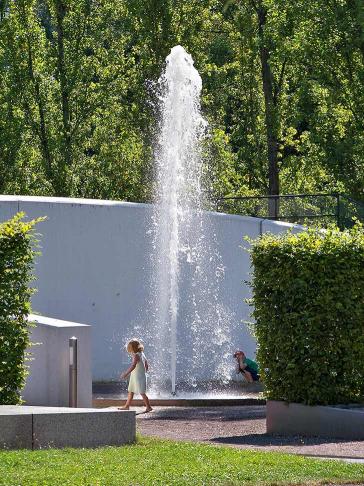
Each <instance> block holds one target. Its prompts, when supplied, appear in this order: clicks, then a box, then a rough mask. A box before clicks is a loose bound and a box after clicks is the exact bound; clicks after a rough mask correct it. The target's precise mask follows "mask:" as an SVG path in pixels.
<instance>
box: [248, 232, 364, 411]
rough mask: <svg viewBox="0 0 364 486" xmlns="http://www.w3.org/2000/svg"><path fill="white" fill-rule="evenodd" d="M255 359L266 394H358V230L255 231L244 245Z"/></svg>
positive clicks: (334, 397)
mask: <svg viewBox="0 0 364 486" xmlns="http://www.w3.org/2000/svg"><path fill="white" fill-rule="evenodd" d="M251 257H252V263H253V278H252V283H251V286H252V293H253V296H252V301H251V303H252V305H253V306H254V310H253V313H252V315H253V317H254V320H255V323H254V330H255V335H256V338H257V341H258V352H257V359H258V362H259V363H260V367H261V372H262V377H263V380H264V382H265V389H266V397H267V398H268V399H271V400H284V401H287V402H297V403H304V404H308V405H318V404H321V405H328V404H340V403H350V402H359V401H362V400H363V399H364V232H363V229H362V228H361V227H359V226H356V227H355V228H354V229H353V230H351V231H345V232H340V231H339V230H336V229H330V230H328V231H325V232H323V231H315V230H310V231H307V232H302V233H299V234H292V233H288V234H285V235H278V236H274V235H270V234H267V235H263V236H262V237H260V238H259V239H258V240H255V241H254V242H253V245H252V250H251Z"/></svg>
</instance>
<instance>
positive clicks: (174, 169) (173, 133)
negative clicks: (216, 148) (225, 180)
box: [155, 46, 206, 393]
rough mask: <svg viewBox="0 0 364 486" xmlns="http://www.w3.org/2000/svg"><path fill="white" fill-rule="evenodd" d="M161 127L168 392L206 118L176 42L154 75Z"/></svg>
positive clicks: (159, 197)
mask: <svg viewBox="0 0 364 486" xmlns="http://www.w3.org/2000/svg"><path fill="white" fill-rule="evenodd" d="M159 86H160V91H161V100H160V101H161V126H160V135H159V141H158V146H157V150H156V161H157V174H156V177H157V181H156V182H157V184H156V185H157V191H156V214H155V221H156V225H157V228H158V234H157V245H158V248H159V262H158V263H159V278H158V282H159V296H160V309H159V312H158V314H159V319H158V320H159V322H160V323H163V322H164V323H167V327H168V328H169V329H168V330H169V332H170V359H171V362H170V373H171V386H172V393H174V392H175V387H176V346H177V316H178V301H179V292H178V279H179V273H180V262H179V259H180V252H181V250H182V251H183V249H186V250H187V251H188V248H184V245H185V243H186V236H187V235H188V234H189V233H190V230H191V223H192V220H193V213H192V212H193V211H195V212H196V211H197V212H199V211H200V210H201V208H200V201H201V186H200V179H201V160H200V153H199V142H200V140H201V137H202V136H203V135H204V132H205V128H206V122H205V120H204V119H203V118H202V116H201V114H200V93H201V88H202V81H201V77H200V75H199V73H198V72H197V70H196V69H195V68H194V66H193V60H192V57H191V56H190V55H189V54H187V52H186V51H185V50H184V49H183V47H181V46H176V47H174V48H173V49H172V50H171V53H170V55H169V56H168V57H167V59H166V69H165V71H164V73H163V74H162V76H161V77H160V79H159Z"/></svg>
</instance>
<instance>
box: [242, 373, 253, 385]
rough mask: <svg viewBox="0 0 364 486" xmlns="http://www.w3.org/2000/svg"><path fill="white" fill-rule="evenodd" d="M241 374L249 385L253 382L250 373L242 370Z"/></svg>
mask: <svg viewBox="0 0 364 486" xmlns="http://www.w3.org/2000/svg"><path fill="white" fill-rule="evenodd" d="M243 373H244V376H245V378H246V380H247V381H248V382H249V383H253V381H254V380H253V377H252V374H251V373H250V371H246V370H244V371H243Z"/></svg>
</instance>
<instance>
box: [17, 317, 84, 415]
mask: <svg viewBox="0 0 364 486" xmlns="http://www.w3.org/2000/svg"><path fill="white" fill-rule="evenodd" d="M28 320H29V321H30V322H32V323H35V325H36V327H33V328H31V336H30V337H31V341H32V343H35V345H33V346H31V347H30V348H29V349H28V351H29V352H30V353H31V354H32V359H31V361H30V362H29V375H28V377H27V381H26V385H25V388H24V390H23V392H22V395H23V398H24V400H25V402H26V404H27V405H39V406H51V407H57V406H58V407H68V405H69V339H70V338H71V337H73V336H75V337H77V342H78V353H77V356H78V370H77V383H78V387H77V405H78V406H79V407H84V408H87V407H90V406H91V404H92V376H91V326H88V325H85V324H79V323H76V322H69V321H63V320H61V319H53V318H50V317H45V316H39V315H34V314H30V315H29V316H28Z"/></svg>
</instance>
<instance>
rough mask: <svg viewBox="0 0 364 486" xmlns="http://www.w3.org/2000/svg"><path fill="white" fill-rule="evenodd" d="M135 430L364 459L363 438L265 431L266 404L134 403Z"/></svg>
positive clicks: (213, 442) (262, 448)
mask: <svg viewBox="0 0 364 486" xmlns="http://www.w3.org/2000/svg"><path fill="white" fill-rule="evenodd" d="M133 410H135V411H136V413H137V430H138V431H139V432H140V433H141V434H142V435H146V436H154V437H161V438H165V439H173V440H187V441H194V442H204V443H209V444H216V445H225V446H231V447H237V448H240V449H251V450H260V451H279V452H286V453H293V454H302V455H306V456H314V457H317V458H335V459H345V460H352V461H353V462H364V441H354V442H348V441H344V440H341V439H337V440H333V439H325V438H319V437H300V436H290V437H280V436H273V435H268V434H266V433H265V406H238V407H233V406H228V407H194V408H193V407H188V408H187V407H155V408H154V410H153V412H151V413H142V412H143V408H141V407H135V408H133Z"/></svg>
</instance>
